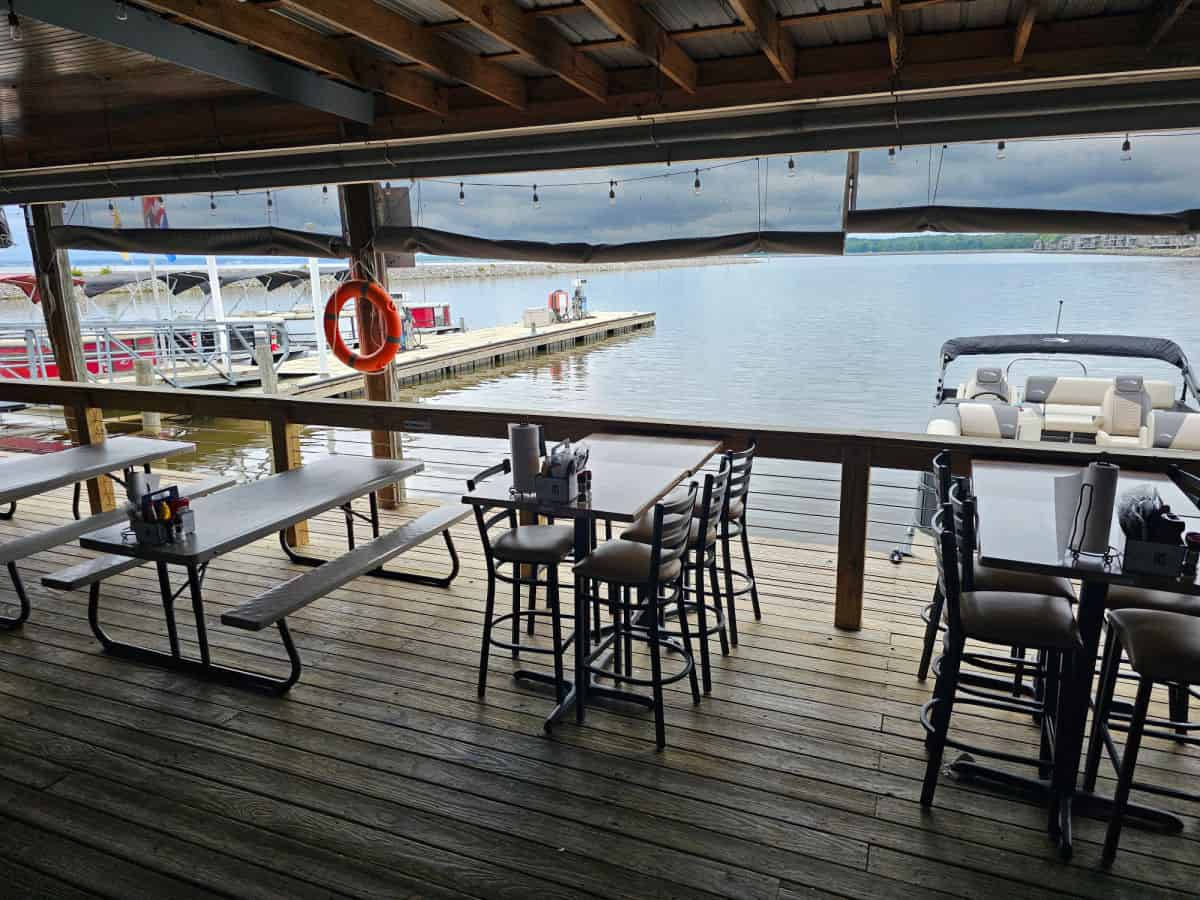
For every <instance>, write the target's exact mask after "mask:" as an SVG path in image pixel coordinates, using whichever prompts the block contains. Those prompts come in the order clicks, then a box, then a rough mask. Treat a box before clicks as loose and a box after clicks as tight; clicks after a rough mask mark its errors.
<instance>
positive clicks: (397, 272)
mask: <svg viewBox="0 0 1200 900" xmlns="http://www.w3.org/2000/svg"><path fill="white" fill-rule="evenodd" d="M759 262H763V258H762V257H750V256H712V257H703V258H700V259H664V260H652V261H646V262H621V263H551V262H515V263H510V262H480V263H470V262H461V263H425V264H422V265H419V266H414V267H412V268H403V269H398V268H389V269H388V281H389V283H393V284H394V283H396V282H413V281H460V280H466V279H477V278H532V277H538V276H555V275H557V276H567V277H573V276H576V275H580V274H584V273H587V274H590V273H594V272H641V271H647V270H653V269H683V268H691V267H694V266H728V265H745V264H751V263H759Z"/></svg>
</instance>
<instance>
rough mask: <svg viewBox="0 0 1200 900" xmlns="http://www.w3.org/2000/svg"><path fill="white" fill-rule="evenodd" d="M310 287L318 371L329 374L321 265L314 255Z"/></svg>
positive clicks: (311, 257) (311, 264) (310, 268)
mask: <svg viewBox="0 0 1200 900" xmlns="http://www.w3.org/2000/svg"><path fill="white" fill-rule="evenodd" d="M308 289H309V292H310V293H311V294H312V320H313V337H314V338H315V339H316V342H317V372H318V374H320V375H328V374H329V348H328V347H326V346H325V306H324V298H323V297H322V296H321V267H320V266H319V265H318V264H317V259H316V257H314V256H310V257H309V258H308Z"/></svg>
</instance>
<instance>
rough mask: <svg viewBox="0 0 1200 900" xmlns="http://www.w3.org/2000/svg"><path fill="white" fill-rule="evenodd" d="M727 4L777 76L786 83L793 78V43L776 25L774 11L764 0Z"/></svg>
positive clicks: (794, 74)
mask: <svg viewBox="0 0 1200 900" xmlns="http://www.w3.org/2000/svg"><path fill="white" fill-rule="evenodd" d="M729 5H730V6H731V7H733V11H734V12H735V13H737V15H738V18H740V19H741V20H742V22H744V23H745V24H746V25H747V26H748V27H749V29H750V31H751V33H752V34H753V35H754V37H755V38H757V40H758V46H759V47H760V48H761V49H762V52H763V53H765V54H766V56H767V59H769V60H770V61H771V65H773V66H774V67H775V71H776V72H778V73H779V77H780V78H782V79H783V80H784V81H786V82H788V83H789V84H790V83H791V81H792V79H793V78H795V77H796V45H795V44H794V43H793V42H792V36H791V35H790V34H788V30H787V29H786V28H785V27H783V26H782V25H780V24H779V17H778V16H777V15H776V14H775V10H773V9H772V8H771V7H770V6H768V5H767V3H766V0H729Z"/></svg>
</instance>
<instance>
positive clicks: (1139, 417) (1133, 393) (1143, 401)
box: [1096, 375, 1151, 447]
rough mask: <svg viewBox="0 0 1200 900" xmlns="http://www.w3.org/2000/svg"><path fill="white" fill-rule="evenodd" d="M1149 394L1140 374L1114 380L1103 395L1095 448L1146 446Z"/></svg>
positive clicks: (1147, 445) (1148, 434) (1148, 438)
mask: <svg viewBox="0 0 1200 900" xmlns="http://www.w3.org/2000/svg"><path fill="white" fill-rule="evenodd" d="M1150 403H1151V401H1150V394H1149V393H1147V392H1146V389H1145V387H1144V384H1143V379H1142V377H1141V376H1140V375H1128V376H1122V377H1119V378H1116V379H1114V381H1113V384H1112V386H1111V387H1109V389H1108V390H1107V391H1106V392H1105V394H1104V402H1103V403H1102V404H1101V405H1100V417H1099V422H1098V423H1097V428H1096V445H1097V446H1099V447H1149V446H1150V429H1149V427H1148V425H1147V422H1148V420H1149V417H1150V410H1151V406H1150Z"/></svg>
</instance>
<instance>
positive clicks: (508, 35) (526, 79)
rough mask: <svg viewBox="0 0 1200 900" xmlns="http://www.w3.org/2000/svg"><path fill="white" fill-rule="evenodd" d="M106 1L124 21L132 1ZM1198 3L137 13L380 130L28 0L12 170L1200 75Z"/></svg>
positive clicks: (379, 3)
mask: <svg viewBox="0 0 1200 900" xmlns="http://www.w3.org/2000/svg"><path fill="white" fill-rule="evenodd" d="M95 2H96V4H97V6H98V7H100V8H103V9H108V8H109V7H111V8H112V10H116V11H117V14H118V17H119V15H120V11H121V7H122V6H123V4H121V3H120V2H119V0H95ZM1190 2H1191V0H1084V2H1082V3H1081V2H1077V0H1073V2H1071V3H1068V2H1067V0H878V2H876V0H865V2H862V3H855V5H849V6H848V5H846V3H847V0H828V2H821V0H727V2H725V0H695V2H689V0H671V2H656V3H638V2H634V0H582V2H560V3H553V4H551V3H550V2H549V0H537V5H536V6H535V4H534V0H258V2H253V0H252V2H238V0H136V2H132V0H131V2H129V3H128V4H127V6H128V8H129V9H131V10H137V9H144V10H146V11H149V12H151V13H153V14H155V15H157V16H162V17H164V18H165V19H167V20H169V21H170V22H171V23H172V24H173V25H175V26H177V27H178V28H181V29H190V30H194V31H200V32H203V33H205V34H209V35H216V36H218V37H220V38H221V39H222V40H223V41H224V42H227V43H228V45H229V46H230V47H234V46H237V45H240V46H250V47H252V48H255V49H256V50H257V51H259V52H261V53H263V54H267V55H269V56H271V57H274V58H277V59H281V60H285V61H287V62H288V63H289V64H291V65H293V66H296V67H300V68H303V69H305V70H310V71H312V72H316V73H319V74H320V75H321V76H323V77H325V78H328V79H332V80H334V81H337V82H340V83H342V84H345V85H350V86H354V87H356V88H360V89H362V90H364V91H369V92H371V93H372V94H374V95H375V114H374V119H373V121H371V122H370V124H361V123H358V122H353V121H350V120H348V119H344V118H340V117H339V116H337V115H334V114H331V113H329V112H323V111H318V110H316V109H312V108H308V107H306V106H304V105H302V104H300V103H297V102H294V101H293V100H286V99H282V98H281V97H278V96H273V95H272V94H271V93H268V92H263V91H256V90H251V89H249V88H246V87H243V86H239V85H237V84H233V83H230V82H228V81H224V80H222V79H221V78H218V77H216V76H214V75H212V74H201V73H198V72H195V71H192V70H190V69H188V68H183V67H181V66H179V65H176V64H174V63H173V62H171V61H170V56H169V54H166V53H164V54H163V55H162V57H161V58H156V56H155V54H154V53H146V52H137V51H134V50H128V49H125V48H123V47H119V46H116V45H114V44H112V43H107V42H105V41H103V40H99V39H97V38H95V37H89V36H86V35H84V34H79V33H75V32H73V31H68V30H65V29H63V28H58V27H55V26H53V25H48V24H43V23H41V22H39V21H38V20H37V18H36V17H37V15H38V11H37V10H38V6H37V4H36V3H29V4H28V5H27V7H25V5H24V4H20V3H18V4H17V11H18V14H19V16H20V19H21V26H20V32H21V40H20V41H19V42H14V41H12V40H7V39H5V37H4V35H3V34H2V33H0V166H2V167H3V168H4V169H6V170H13V169H22V168H37V167H52V166H61V165H69V164H75V163H97V162H109V161H121V160H130V159H139V158H146V157H158V156H171V155H185V154H196V153H203V154H208V153H221V152H231V151H261V150H268V149H275V148H294V147H304V146H321V145H329V144H337V143H341V142H346V141H362V140H367V139H380V140H385V139H386V140H395V139H405V138H420V137H428V136H433V135H444V134H464V133H472V132H486V131H491V130H497V129H511V128H514V127H530V126H532V127H549V126H561V125H563V124H570V123H580V122H596V121H600V120H604V119H609V118H619V117H627V116H630V115H641V116H645V115H657V114H667V113H676V112H683V111H701V112H703V111H710V110H719V109H723V108H728V107H741V106H752V105H758V104H769V103H774V102H780V101H788V100H804V99H812V98H828V97H837V98H847V99H848V100H851V99H852V98H854V97H855V96H857V95H878V94H887V93H889V92H891V91H897V92H901V93H904V92H909V91H914V90H918V89H923V88H934V87H938V88H940V87H953V86H959V85H973V84H976V85H977V84H980V83H988V84H991V83H1008V84H1011V85H1013V87H1014V89H1016V88H1019V86H1020V84H1021V83H1022V82H1025V81H1028V80H1030V79H1046V78H1056V77H1062V76H1073V75H1092V74H1108V73H1113V74H1115V73H1128V72H1139V71H1141V72H1144V71H1147V70H1178V69H1181V68H1183V67H1190V66H1198V65H1200V14H1198V13H1197V12H1195V11H1193V10H1192V9H1191V8H1190ZM1197 5H1198V7H1200V4H1197ZM23 7H25V8H24V9H23ZM839 7H840V8H839ZM26 9H27V11H26ZM112 10H110V13H111V12H112ZM1080 11H1082V14H1081V12H1080ZM102 14H105V15H108V14H109V13H102ZM685 23H692V24H690V25H687V24H685ZM1115 127H1116V126H1115ZM0 186H2V185H0Z"/></svg>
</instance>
